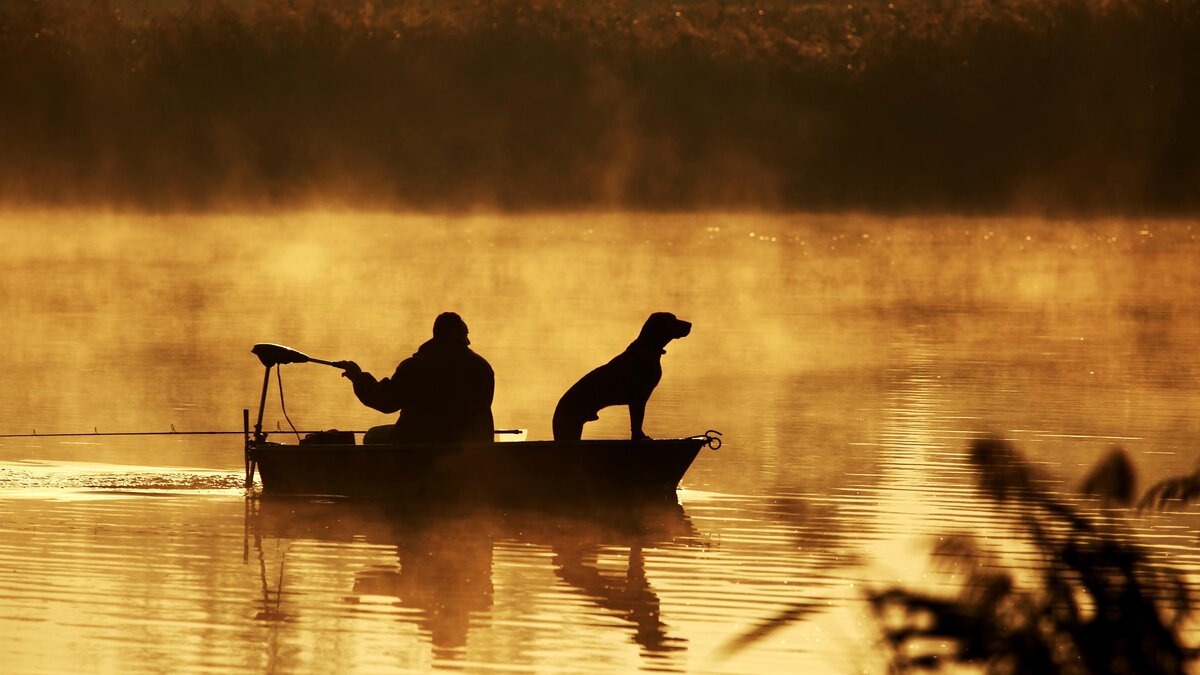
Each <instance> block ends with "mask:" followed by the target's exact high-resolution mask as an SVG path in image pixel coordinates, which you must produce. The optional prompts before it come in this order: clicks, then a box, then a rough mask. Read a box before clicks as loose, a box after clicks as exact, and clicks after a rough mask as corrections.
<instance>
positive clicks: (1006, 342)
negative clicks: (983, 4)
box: [0, 213, 1200, 673]
mask: <svg viewBox="0 0 1200 675" xmlns="http://www.w3.org/2000/svg"><path fill="white" fill-rule="evenodd" d="M1198 233H1200V223H1191V222H1159V221H1154V222H1141V221H1121V220H1116V221H1091V222H1083V223H1077V222H1048V221H1027V220H1002V219H1001V220H982V219H974V220H965V219H958V218H911V219H880V218H869V217H858V216H771V217H763V216H746V215H706V216H669V215H646V216H642V215H582V216H539V217H505V218H495V217H483V216H479V217H475V216H461V217H415V216H414V217H405V216H392V215H372V214H342V213H304V214H292V215H286V216H257V217H237V216H204V217H199V216H196V217H191V216H188V217H183V216H172V217H144V216H138V217H132V216H121V215H96V214H69V213H46V214H28V213H8V214H5V215H3V216H0V234H2V236H3V238H4V246H3V247H0V264H3V266H4V269H5V276H4V282H3V284H2V285H0V316H2V317H3V324H2V325H3V327H4V336H3V339H2V340H0V366H2V367H3V368H4V370H5V373H6V376H7V379H8V386H6V387H4V388H3V390H2V391H0V410H3V411H4V413H3V414H2V415H0V433H7V434H16V433H30V432H32V431H33V430H35V429H36V430H37V431H38V432H39V433H50V432H74V431H91V430H93V429H97V430H99V431H123V430H163V431H166V430H169V429H171V428H172V427H174V428H175V429H177V430H179V431H187V430H216V429H230V430H236V429H238V428H240V425H241V410H242V408H248V407H254V406H255V405H256V404H257V395H258V388H259V386H260V384H261V367H260V366H259V365H258V363H257V361H256V360H255V359H254V357H253V356H252V355H251V354H250V353H249V348H250V346H251V345H252V344H254V343H256V342H280V343H284V344H289V345H292V346H294V347H296V348H298V349H301V350H303V351H305V352H307V353H309V354H312V355H313V356H318V357H320V358H327V359H342V358H353V359H355V360H357V361H358V362H359V363H361V364H363V366H364V367H365V368H366V369H368V370H372V371H374V372H376V373H377V374H387V373H389V372H390V370H391V369H392V368H394V366H395V364H396V362H397V361H398V360H399V359H401V358H403V357H404V356H407V355H408V354H410V353H411V352H412V351H413V350H414V349H415V347H416V345H418V344H419V343H420V342H421V341H422V340H424V339H425V338H426V336H427V335H428V332H429V327H430V325H431V322H432V319H433V317H434V316H435V315H436V314H437V313H438V312H440V311H443V310H448V309H452V310H456V311H458V312H460V313H461V314H462V315H463V317H464V318H465V319H466V320H467V322H468V323H469V324H470V326H471V337H472V342H473V347H474V348H475V349H476V350H477V351H478V352H479V353H481V354H483V355H484V356H485V357H487V358H488V359H489V361H491V363H492V365H493V366H494V368H495V370H496V374H497V394H496V401H495V405H494V412H495V417H496V421H497V424H498V425H500V426H503V427H521V428H525V429H528V437H529V438H535V439H536V438H547V437H549V435H550V416H551V413H552V411H553V408H554V404H555V402H556V401H557V399H558V396H559V395H560V394H561V393H562V392H563V391H564V390H565V389H566V388H567V387H568V386H569V385H570V384H571V383H572V382H574V381H575V379H576V378H578V377H579V376H580V375H582V374H583V373H584V372H586V371H587V370H589V369H590V368H592V367H594V366H595V365H598V364H599V363H602V362H604V361H605V360H607V359H608V358H610V357H611V356H612V355H614V354H616V353H617V352H619V351H620V350H621V349H623V348H624V347H625V346H626V345H627V344H628V342H629V341H631V340H632V339H633V338H634V337H635V336H636V334H637V330H638V328H639V327H640V325H641V322H642V321H643V320H644V319H645V316H646V315H647V314H649V313H650V312H652V311H657V310H667V311H673V312H675V313H676V314H678V315H679V316H681V317H683V318H685V319H688V320H691V321H693V322H694V324H695V327H694V329H693V332H692V335H691V336H689V337H688V338H686V339H683V340H680V341H678V342H676V343H673V344H672V345H670V346H669V347H668V350H667V352H668V353H667V354H666V355H665V356H664V360H663V363H664V371H665V375H664V377H663V381H662V383H661V384H660V385H659V388H658V390H657V391H656V392H655V394H654V397H653V398H652V399H651V402H650V406H649V410H648V413H647V424H646V430H647V432H648V433H650V434H651V435H652V436H656V437H672V436H686V435H692V434H695V433H700V432H703V431H704V430H705V429H710V428H712V429H719V430H721V431H722V432H724V433H725V436H726V444H725V446H724V447H723V448H721V449H720V450H719V451H716V452H712V451H708V450H705V451H704V452H703V453H702V454H701V456H700V457H699V458H698V459H697V461H696V463H695V464H694V465H693V467H692V469H691V470H690V471H689V473H688V475H687V476H686V477H685V478H684V481H683V486H684V489H683V490H681V491H680V494H679V500H680V503H679V504H677V505H670V506H664V507H657V508H614V509H612V510H611V511H606V512H602V513H596V512H583V511H579V512H573V511H572V510H570V509H557V510H555V511H553V512H533V511H504V510H498V509H486V508H466V507H465V506H464V507H461V508H460V507H457V506H455V505H443V506H441V507H438V508H436V509H435V508H425V509H420V508H412V507H410V508H408V509H405V510H395V509H384V508H380V507H373V506H366V505H351V504H345V503H337V502H296V501H289V502H277V501H270V500H247V499H246V498H245V494H244V492H243V490H242V489H241V487H240V470H241V461H242V455H241V448H240V445H239V443H240V440H239V439H238V438H237V437H221V436H212V437H174V438H132V439H130V438H124V439H122V438H104V437H97V438H68V439H55V438H34V439H31V438H25V439H7V440H0V635H2V636H3V637H4V642H5V645H6V647H5V648H6V651H7V658H6V660H5V665H4V670H6V671H7V672H22V673H24V672H29V673H33V672H39V673H40V672H79V671H87V672H166V671H170V672H194V671H218V672H316V671H320V672H394V671H406V670H426V669H433V668H446V669H456V670H465V671H470V672H484V671H487V672H491V671H501V672H556V673H557V672H627V671H632V670H638V669H645V670H661V671H687V672H784V671H793V672H829V673H846V672H880V671H882V670H883V669H884V668H885V667H886V660H885V658H884V656H883V655H881V654H880V650H879V649H878V648H877V644H878V641H879V638H880V634H879V630H878V628H877V627H876V626H875V623H874V620H873V618H872V615H871V614H870V612H869V611H868V610H867V607H866V605H865V603H864V601H863V598H864V593H868V592H870V591H872V590H880V589H883V588H887V587H889V586H892V585H895V584H904V585H905V586H906V587H910V588H915V589H921V590H925V591H929V592H937V591H939V590H943V591H944V590H945V589H946V588H949V587H951V585H952V583H953V579H950V578H947V575H945V574H943V573H940V572H939V569H938V567H937V565H934V564H932V563H931V562H930V560H931V559H930V556H929V552H930V550H931V547H932V545H933V543H934V542H936V541H937V540H938V538H939V537H944V536H948V535H951V534H960V533H971V534H973V535H975V536H976V537H979V538H980V539H981V540H985V541H989V539H988V538H989V537H990V541H995V542H1004V541H1005V540H1006V535H1007V534H1008V533H1009V531H1008V529H1007V528H1008V525H1006V522H1007V521H1006V519H1005V518H1004V517H1003V516H1002V514H997V513H996V511H995V510H994V509H993V507H991V506H989V504H988V503H986V502H985V501H984V500H982V499H980V498H978V497H977V495H976V494H975V490H974V488H973V484H974V483H973V478H974V477H973V473H972V468H971V467H970V465H968V464H967V462H966V458H965V448H966V446H967V443H968V442H969V441H970V439H972V438H975V437H977V436H980V435H982V434H988V433H994V434H1001V435H1003V436H1006V437H1008V438H1011V439H1013V440H1014V441H1015V443H1016V444H1017V445H1018V447H1019V448H1021V449H1022V450H1023V451H1024V452H1025V454H1026V455H1027V456H1028V457H1029V458H1030V460H1031V461H1032V462H1034V463H1035V464H1036V465H1037V466H1038V467H1039V468H1040V469H1041V470H1043V472H1044V474H1045V476H1046V478H1047V480H1049V481H1050V485H1052V486H1055V487H1056V489H1057V490H1059V491H1061V492H1062V494H1063V495H1064V498H1066V497H1065V496H1066V495H1068V494H1070V493H1072V492H1073V491H1074V488H1075V486H1076V485H1077V484H1078V482H1079V480H1080V478H1081V477H1082V476H1083V475H1084V473H1085V472H1086V470H1087V468H1088V467H1089V466H1090V465H1091V464H1092V463H1093V462H1094V461H1095V460H1096V459H1097V458H1098V457H1099V456H1100V454H1101V453H1102V452H1103V451H1105V450H1106V449H1107V448H1108V447H1110V446H1112V445H1114V444H1119V445H1121V446H1123V447H1125V448H1126V449H1127V450H1128V451H1129V453H1130V455H1131V456H1132V458H1133V460H1134V462H1135V464H1136V465H1137V468H1138V470H1139V478H1140V480H1141V483H1142V484H1143V485H1146V484H1148V483H1149V482H1151V481H1154V480H1157V479H1160V478H1163V477H1166V476H1170V475H1176V474H1181V473H1187V472H1190V471H1191V470H1192V469H1193V468H1194V467H1195V463H1196V460H1197V458H1198V457H1200V446H1198V444H1197V440H1198V439H1200V414H1198V413H1197V408H1198V406H1197V404H1198V403H1200V380H1198V378H1197V375H1198V374H1200V373H1198V366H1197V365H1196V363H1197V358H1196V357H1197V354H1198V352H1200V318H1198V317H1197V312H1196V308H1197V306H1198V303H1197V300H1198V297H1197V295H1198V293H1200V290H1198V289H1200V283H1198V282H1200V278H1198V277H1200V244H1198V243H1197V241H1196V236H1197V234H1198ZM283 384H284V391H285V394H286V403H287V410H288V413H289V415H290V416H291V419H292V420H293V421H294V422H295V423H296V424H297V426H299V427H302V428H330V427H338V428H343V429H345V428H355V429H361V428H365V427H366V426H370V425H373V424H379V423H383V422H386V421H388V418H386V417H384V416H380V415H378V414H376V413H373V412H372V411H370V410H367V409H365V408H363V407H362V406H360V405H358V404H357V402H356V401H355V399H354V397H353V394H352V393H351V391H350V388H349V386H348V385H347V384H346V382H345V381H344V380H342V379H341V378H339V377H338V374H337V371H335V370H332V369H329V368H323V367H321V366H315V365H296V366H287V367H285V368H284V369H283ZM267 410H268V412H267V424H266V426H268V427H269V428H272V429H274V428H277V427H278V428H287V423H286V421H285V420H284V418H283V415H282V413H281V411H280V406H279V398H278V395H277V392H274V391H273V392H272V395H271V398H270V399H269V401H268V408H267ZM586 433H587V435H588V436H589V437H594V438H600V437H620V436H621V435H622V434H623V433H627V418H626V416H625V414H624V412H623V411H620V410H609V411H606V412H605V413H604V414H603V415H602V419H601V421H600V422H598V423H595V424H593V425H591V426H590V427H589V428H588V430H587V432H586ZM1083 507H1084V508H1094V506H1090V505H1087V504H1083ZM1121 517H1122V518H1125V519H1127V521H1128V522H1127V524H1128V526H1129V527H1130V529H1131V530H1133V531H1134V532H1136V536H1138V537H1140V538H1141V540H1142V541H1143V542H1144V543H1146V544H1148V545H1150V546H1152V547H1153V550H1154V551H1155V553H1156V555H1157V556H1158V557H1160V558H1161V559H1162V561H1163V563H1164V564H1169V565H1172V566H1175V567H1179V568H1182V569H1185V570H1188V571H1189V572H1192V571H1194V574H1193V578H1194V579H1195V580H1200V539H1198V538H1197V536H1198V534H1200V532H1198V529H1200V519H1198V518H1196V517H1194V516H1193V515H1192V514H1191V513H1189V512H1186V511H1185V512H1183V513H1173V514H1167V515H1140V516H1139V515H1122V516H1121ZM998 545H1002V544H998ZM1014 559H1015V560H1016V563H1015V564H1016V565H1017V566H1018V567H1019V566H1020V565H1021V564H1022V563H1021V562H1020V561H1021V560H1022V558H1021V556H1020V555H1019V554H1018V555H1016V556H1014ZM784 612H791V613H792V615H793V616H794V617H795V619H794V620H793V621H791V622H789V623H787V624H786V625H785V626H784V627H783V628H781V629H779V630H777V631H774V632H771V633H769V634H767V635H766V636H765V637H763V638H762V639H761V640H758V641H757V642H753V643H752V644H750V645H749V646H748V647H746V648H744V649H741V650H740V651H737V650H735V651H730V650H729V649H728V647H729V646H730V645H731V644H733V643H734V641H735V640H737V639H738V638H739V637H741V636H743V635H745V634H747V633H748V632H750V631H752V630H753V629H754V628H755V627H757V626H760V625H761V624H763V623H764V622H768V621H770V620H771V619H772V618H774V617H777V616H780V615H781V613H784ZM1198 641H1200V640H1198Z"/></svg>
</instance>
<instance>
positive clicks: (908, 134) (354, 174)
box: [0, 0, 1200, 212]
mask: <svg viewBox="0 0 1200 675" xmlns="http://www.w3.org/2000/svg"><path fill="white" fill-rule="evenodd" d="M1198 64H1200V2H1198V0H1172V1H1171V2H1165V1H1163V0H1105V1H1101V0H974V1H968V2H960V1H958V0H956V1H954V2H942V1H929V0H921V1H917V0H892V1H891V2H887V1H884V0H867V1H865V2H852V3H848V2H844V1H843V2H836V3H834V2H824V1H820V0H814V1H810V2H792V1H790V0H789V1H786V2H785V1H783V0H764V1H762V2H755V3H750V2H744V3H743V2H729V1H724V0H720V1H719V0H698V1H697V2H687V3H672V2H663V1H658V0H601V1H600V2H564V1H562V0H558V1H538V0H525V1H522V0H495V1H489V2H480V1H468V0H451V1H446V2H441V1H438V2H434V1H433V0H410V1H400V0H394V1H390V2H389V1H381V2H368V1H352V2H340V1H339V2H335V1H333V0H261V1H259V2H254V1H250V0H243V1H236V0H226V1H222V0H192V1H182V0H181V1H179V2H164V3H144V2H138V1H137V0H128V1H125V0H109V1H105V0H41V1H36V2H6V3H0V92H3V95H2V96H0V147H2V148H4V152H2V153H0V199H4V200H7V201H8V202H10V203H14V202H17V203H19V202H27V203H34V204H47V203H49V204H54V203H72V204H80V205H86V204H89V203H103V204H116V205H124V206H131V207H147V208H234V207H236V208H245V207H253V206H258V205H261V206H279V205H290V206H303V205H306V204H309V203H313V202H322V203H330V202H333V203H337V204H343V205H359V206H365V207H418V208H431V207H437V208H474V207H493V208H505V209H545V208H614V207H621V208H650V209H679V208H709V207H721V208H729V207H742V208H768V209H773V208H774V209H783V208H787V209H791V208H817V209H826V208H848V207H849V208H872V209H883V210H904V209H938V210H941V209H952V210H964V211H996V210H1006V209H1014V208H1015V209H1025V210H1050V211H1056V210H1057V211H1066V210H1071V211H1085V212H1099V211H1125V212H1195V211H1196V209H1197V208H1198V207H1200V189H1197V187H1198V186H1200V133H1198V131H1197V129H1198V125H1197V124H1196V120H1197V119H1200V65H1198Z"/></svg>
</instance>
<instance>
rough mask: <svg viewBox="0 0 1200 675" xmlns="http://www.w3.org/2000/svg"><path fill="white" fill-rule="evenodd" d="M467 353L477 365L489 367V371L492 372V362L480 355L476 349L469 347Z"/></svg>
mask: <svg viewBox="0 0 1200 675" xmlns="http://www.w3.org/2000/svg"><path fill="white" fill-rule="evenodd" d="M467 354H469V355H470V358H471V360H472V361H474V362H475V363H476V364H477V365H479V366H481V367H483V368H487V369H488V372H491V370H492V364H490V363H488V360H487V359H485V358H483V357H482V356H480V355H479V354H478V353H476V352H475V350H473V349H471V348H470V347H468V348H467Z"/></svg>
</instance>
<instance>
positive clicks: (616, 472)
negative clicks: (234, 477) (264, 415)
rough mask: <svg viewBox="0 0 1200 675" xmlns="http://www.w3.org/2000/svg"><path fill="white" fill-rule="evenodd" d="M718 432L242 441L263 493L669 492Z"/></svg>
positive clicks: (534, 495) (498, 496)
mask: <svg viewBox="0 0 1200 675" xmlns="http://www.w3.org/2000/svg"><path fill="white" fill-rule="evenodd" d="M717 443H719V439H718V437H717V436H715V435H711V434H705V435H702V436H694V437H691V438H680V439H672V440H647V441H573V442H556V441H516V442H507V443H462V444H442V443H429V444H397V445H391V444H389V445H283V444H277V443H271V442H266V441H263V442H255V441H254V440H253V439H250V440H248V441H247V446H246V455H247V457H248V459H249V461H250V462H251V465H252V466H257V468H258V473H259V475H260V476H261V477H262V485H263V492H264V494H269V495H342V496H349V497H358V496H368V497H383V498H396V499H406V498H414V497H415V498H430V497H439V496H440V497H453V498H480V499H487V500H502V501H505V502H512V501H524V500H525V499H526V498H529V499H531V500H541V499H547V498H568V497H576V496H578V497H587V498H589V499H591V498H597V497H600V498H603V497H613V498H631V497H643V496H645V497H649V496H655V495H667V494H674V491H675V488H676V487H677V486H678V485H679V481H680V479H682V478H683V475H684V473H685V472H686V471H687V470H688V467H690V466H691V464H692V461H693V460H695V459H696V455H697V454H699V452H700V450H701V448H704V447H706V446H707V447H715V446H716V444H717Z"/></svg>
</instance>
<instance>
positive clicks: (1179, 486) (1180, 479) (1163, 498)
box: [1138, 469, 1200, 509]
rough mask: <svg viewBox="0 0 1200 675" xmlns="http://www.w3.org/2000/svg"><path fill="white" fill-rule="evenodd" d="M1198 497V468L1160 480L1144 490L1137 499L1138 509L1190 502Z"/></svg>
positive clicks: (1199, 487)
mask: <svg viewBox="0 0 1200 675" xmlns="http://www.w3.org/2000/svg"><path fill="white" fill-rule="evenodd" d="M1197 499H1200V469H1197V470H1196V471H1195V472H1194V473H1191V474H1188V475H1186V476H1175V477H1173V478H1167V479H1165V480H1161V481H1159V482H1157V483H1155V484H1154V485H1152V486H1151V487H1150V489H1149V490H1146V494H1144V495H1142V498H1141V500H1139V501H1138V508H1139V509H1161V508H1165V507H1167V506H1170V505H1172V504H1177V505H1180V506H1182V505H1184V504H1190V503H1192V502H1194V501H1196V500H1197Z"/></svg>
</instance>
